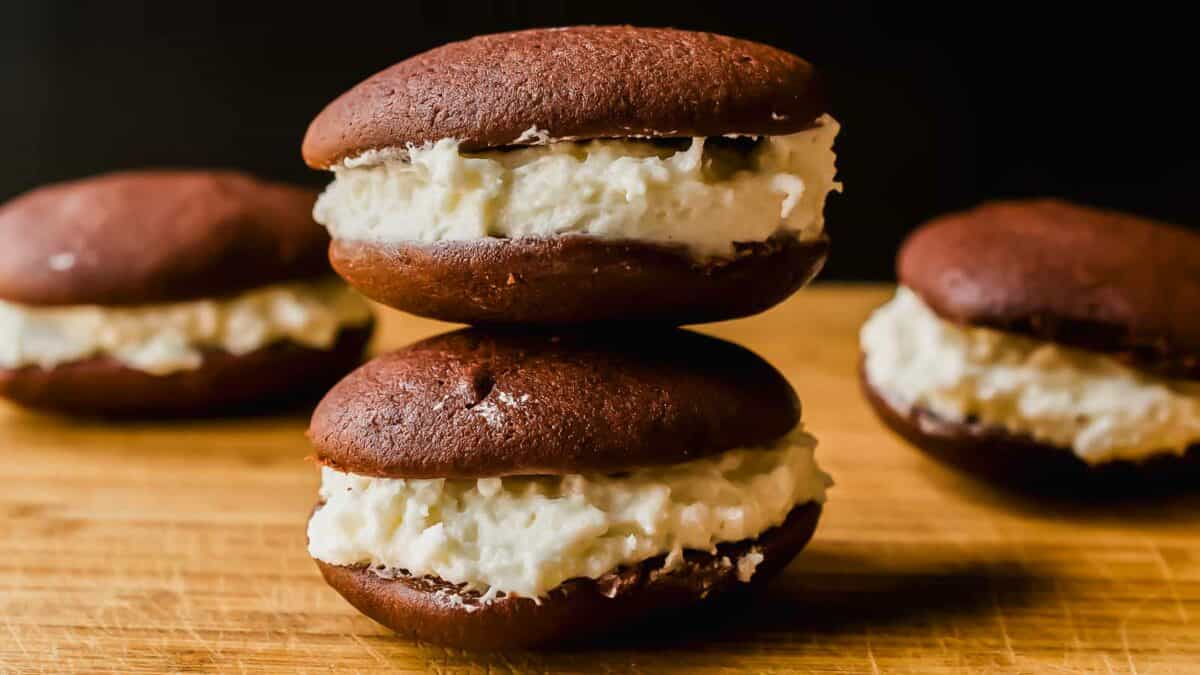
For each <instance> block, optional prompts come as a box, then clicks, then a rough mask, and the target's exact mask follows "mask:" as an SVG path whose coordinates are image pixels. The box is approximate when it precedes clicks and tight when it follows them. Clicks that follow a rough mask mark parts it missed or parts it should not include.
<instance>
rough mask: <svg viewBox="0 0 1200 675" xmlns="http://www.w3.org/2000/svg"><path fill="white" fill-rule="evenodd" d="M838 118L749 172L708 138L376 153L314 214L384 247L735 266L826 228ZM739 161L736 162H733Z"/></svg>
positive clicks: (349, 172)
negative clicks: (651, 257)
mask: <svg viewBox="0 0 1200 675" xmlns="http://www.w3.org/2000/svg"><path fill="white" fill-rule="evenodd" d="M837 132H838V123H837V122H836V121H835V120H834V119H833V118H832V117H829V116H828V115H825V116H823V117H821V118H820V119H819V120H817V123H816V126H814V127H813V128H811V129H808V130H805V131H801V132H799V133H795V134H790V135H787V136H767V137H764V138H763V140H762V144H761V146H760V147H758V148H757V149H755V150H754V151H753V153H752V155H751V159H750V166H749V168H746V167H744V166H742V165H741V164H739V163H738V162H737V160H730V159H729V158H728V156H727V155H724V156H723V155H722V153H721V152H720V151H718V152H714V153H706V152H705V139H704V138H695V139H692V142H691V147H690V148H688V149H687V150H680V151H673V150H670V149H666V148H663V147H660V146H656V145H653V144H651V143H646V142H638V141H630V140H596V141H590V142H579V143H576V142H552V143H548V144H546V145H538V146H531V147H527V148H522V149H517V150H510V151H506V152H496V151H491V152H481V153H471V154H463V153H460V152H459V149H458V142H457V141H455V140H454V139H443V140H440V141H438V142H437V143H433V144H430V145H426V146H424V147H419V148H418V147H409V148H407V150H405V151H401V150H391V151H376V152H373V153H369V154H368V155H365V156H363V157H361V158H354V159H353V160H351V161H348V162H344V163H342V164H341V165H339V166H337V167H334V174H335V178H334V181H333V183H331V184H330V185H329V187H328V188H327V189H326V190H325V192H324V194H322V195H321V197H320V199H319V200H317V204H316V207H315V209H314V210H313V216H314V217H315V218H316V220H317V221H318V222H320V223H323V224H324V225H325V226H326V227H328V228H329V231H330V233H331V234H332V236H333V237H334V238H336V239H340V240H348V241H367V242H375V243H384V244H388V243H398V242H425V243H429V242H437V241H447V240H469V239H480V238H484V237H509V238H517V237H549V236H554V235H563V234H572V233H574V234H585V235H590V236H594V237H599V238H604V239H612V240H638V241H644V242H651V243H657V244H667V245H672V244H674V245H683V246H686V247H687V248H688V249H689V250H690V252H691V253H692V255H694V256H696V257H698V258H711V257H731V256H733V255H734V246H733V244H734V242H761V241H765V240H766V239H768V238H770V237H771V236H772V235H776V234H779V233H785V234H789V235H792V236H795V237H797V238H798V239H800V240H812V239H817V238H819V237H820V236H822V232H823V231H824V223H825V218H824V208H825V197H826V196H827V195H828V193H829V192H830V191H831V190H840V189H841V185H840V184H839V183H837V182H836V181H835V180H834V174H835V166H834V159H835V155H834V152H833V140H834V137H835V136H836V135H837ZM731 161H732V162H733V163H730V162H731Z"/></svg>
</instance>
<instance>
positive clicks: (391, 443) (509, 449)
mask: <svg viewBox="0 0 1200 675" xmlns="http://www.w3.org/2000/svg"><path fill="white" fill-rule="evenodd" d="M309 436H310V439H311V441H312V443H313V445H314V447H315V458H316V461H317V462H318V463H319V464H320V465H321V474H322V481H321V488H320V499H319V504H318V506H317V508H316V510H315V511H314V513H313V515H312V516H311V519H310V521H309V524H308V547H309V552H310V553H311V554H312V556H313V557H314V558H315V559H316V561H317V564H318V565H319V567H320V569H321V572H322V573H323V575H324V577H325V579H326V581H327V582H328V583H329V584H330V585H331V586H332V587H333V588H334V589H336V590H337V591H338V592H339V593H340V594H341V595H343V596H344V597H345V598H346V599H347V600H348V601H349V602H350V603H351V604H352V605H354V606H355V607H356V608H358V609H359V610H360V611H362V612H363V613H364V614H366V615H367V616H369V617H371V618H373V619H375V620H376V621H378V622H380V623H382V624H384V625H385V626H388V627H389V628H392V629H393V630H395V631H397V632H398V633H400V634H402V635H406V636H410V637H415V638H418V639H421V640H427V641H431V642H436V643H440V644H444V645H451V646H458V647H475V648H500V647H520V646H525V645H534V644H545V643H549V642H554V643H558V642H562V641H575V640H580V639H584V640H586V639H590V638H594V637H596V636H598V635H601V634H603V633H605V632H608V631H612V630H615V629H617V628H621V627H626V626H629V625H634V624H636V623H637V622H639V621H641V620H642V619H645V618H647V617H649V616H652V615H657V614H659V613H661V612H668V611H671V610H678V609H680V608H682V607H686V606H689V605H690V604H692V603H695V602H697V601H699V600H701V599H703V598H706V597H709V596H712V595H714V594H718V593H721V592H725V591H728V590H732V589H736V588H747V587H750V586H752V585H756V584H760V583H762V582H765V581H766V580H767V579H769V578H770V577H771V576H772V575H774V574H775V573H777V572H779V571H780V570H781V569H782V568H783V567H784V566H785V565H786V564H787V563H788V562H789V561H790V560H791V559H792V558H793V557H794V556H795V555H796V554H797V553H798V552H799V551H800V549H801V548H803V546H804V545H805V544H806V543H807V541H808V539H809V538H810V537H811V536H812V533H813V530H814V529H815V527H816V524H817V518H818V516H819V514H820V511H821V504H822V503H823V501H824V496H825V490H826V488H827V486H828V485H829V479H828V476H826V475H825V474H824V473H823V472H822V471H821V470H820V469H819V468H818V467H817V465H816V464H815V462H814V459H813V451H814V447H815V445H816V441H815V440H814V439H813V437H812V436H810V435H809V434H808V433H806V432H805V431H804V429H803V427H802V426H801V424H800V408H799V403H798V401H797V400H796V396H795V394H794V393H793V391H792V389H791V387H790V386H789V385H788V383H787V382H786V381H785V380H784V379H783V378H782V377H781V376H780V374H779V373H778V372H777V371H775V370H774V369H773V368H772V367H771V366H770V365H769V364H767V363H766V362H764V361H762V360H761V359H759V358H758V357H757V356H755V355H754V354H753V353H751V352H749V351H747V350H745V349H743V348H741V347H738V346H736V345H733V344H730V343H727V342H723V341H720V340H717V339H714V338H709V337H704V336H701V335H698V334H695V333H688V332H683V331H670V332H666V333H653V332H652V333H642V334H639V335H638V336H637V337H636V338H634V337H620V336H616V335H612V334H605V333H604V332H602V331H597V330H592V331H591V332H590V334H589V335H582V334H570V333H540V332H529V331H517V330H511V329H510V330H500V329H493V330H492V331H487V330H485V329H467V330H463V331H459V332H454V333H448V334H443V335H440V336H436V337H433V338H430V339H427V340H425V341H422V342H418V343H416V344H413V345H411V346H409V347H407V348H404V349H401V350H400V351H397V352H393V353H391V354H387V355H384V356H380V357H378V358H376V359H374V360H373V361H370V362H369V363H367V364H366V365H364V366H362V367H361V368H360V369H358V370H356V371H355V372H353V373H351V374H350V375H348V376H347V377H346V378H345V379H343V380H342V381H341V382H340V383H339V384H337V385H336V386H335V387H334V388H333V389H332V390H331V391H330V392H329V394H328V395H327V396H326V397H325V399H324V400H323V401H322V402H321V403H320V405H319V406H318V407H317V410H316V412H315V413H314V415H313V418H312V425H311V428H310V430H309Z"/></svg>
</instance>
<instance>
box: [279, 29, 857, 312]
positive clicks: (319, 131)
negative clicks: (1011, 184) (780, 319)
mask: <svg viewBox="0 0 1200 675" xmlns="http://www.w3.org/2000/svg"><path fill="white" fill-rule="evenodd" d="M837 128H838V127H837V123H836V121H834V120H833V119H832V118H831V117H829V116H828V114H826V105H825V101H824V98H823V96H822V93H821V87H820V85H819V83H818V79H817V76H816V72H815V70H814V68H813V67H812V66H811V65H810V64H809V63H808V62H806V61H804V60H803V59H800V58H799V57H796V56H794V55H792V54H788V53H786V52H783V51H780V50H778V49H775V48H772V47H768V46H766V45H762V44H757V43H753V42H747V41H744V40H737V39H734V38H729V37H725V36H721V35H714V34H711V33H698V32H691V31H681V30H675V29H659V28H635V27H631V26H580V27H571V28H562V29H535V30H527V31H519V32H513V33H502V34H497V35H487V36H483V37H478V38H474V39H471V40H468V41H465V42H459V43H453V44H449V45H445V46H443V47H439V48H437V49H434V50H431V51H429V52H426V53H423V54H419V55H417V56H414V57H412V58H410V59H408V60H406V61H403V62H401V63H398V64H396V65H395V66H392V67H391V68H388V69H387V70H384V71H382V72H380V73H378V74H376V75H374V76H372V77H370V78H368V79H367V80H366V81H364V82H362V83H361V84H359V85H357V86H356V87H354V88H352V89H351V90H350V91H348V92H346V93H345V94H343V95H342V96H341V97H339V98H338V99H336V100H335V101H334V102H333V103H331V104H329V106H328V107H326V108H325V110H324V111H322V112H321V114H320V115H318V116H317V118H316V119H315V120H314V121H313V122H312V124H311V125H310V127H309V129H308V133H307V135H306V136H305V139H304V147H303V153H304V157H305V160H306V161H307V162H308V163H309V165H310V166H312V167H314V168H320V169H329V170H331V171H333V172H334V174H335V179H334V182H333V183H332V184H331V185H330V187H329V188H328V189H327V190H326V191H325V193H324V194H323V195H322V196H321V198H320V200H319V201H318V203H317V207H316V209H315V215H316V217H317V220H318V221H320V222H321V223H323V224H324V225H326V226H327V227H328V228H329V230H330V232H331V233H332V235H333V240H334V241H333V244H332V246H331V248H330V258H331V260H332V262H333V265H334V268H335V269H336V270H337V271H338V272H339V274H341V275H343V276H344V277H345V278H346V279H347V280H348V281H350V283H351V284H353V285H354V286H355V287H356V288H358V289H359V290H361V291H362V292H363V293H364V294H365V295H367V296H368V297H371V298H373V299H375V300H378V301H379V302H382V303H384V304H387V305H389V306H391V307H395V308H397V309H401V310H404V311H408V312H412V313H415V314H420V315H424V316H429V317H432V318H436V319H441V320H447V321H460V322H466V323H472V324H484V323H486V324H516V323H521V324H529V323H537V324H559V325H562V324H580V323H594V322H616V321H637V322H656V323H662V324H667V325H681V324H688V323H700V322H707V321H717V320H723V319H730V318H735V317H740V316H746V315H749V314H754V313H757V312H761V311H763V310H765V309H767V308H769V307H771V306H773V305H775V304H776V303H778V302H780V301H782V300H784V299H785V298H787V297H788V296H790V295H791V294H792V293H793V292H795V291H796V290H797V289H798V288H800V287H801V286H803V285H804V284H806V283H807V282H808V281H809V280H811V279H812V278H813V277H814V276H815V275H816V274H817V273H818V272H819V270H820V269H821V266H822V265H823V263H824V260H825V256H826V253H827V250H828V241H827V240H826V238H825V236H824V215H823V209H824V203H825V197H826V195H827V193H828V192H830V191H833V190H838V189H840V184H839V183H837V182H836V181H835V180H834V173H835V168H834V154H833V151H832V145H833V139H834V136H835V135H836V133H837Z"/></svg>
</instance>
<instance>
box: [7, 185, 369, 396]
mask: <svg viewBox="0 0 1200 675" xmlns="http://www.w3.org/2000/svg"><path fill="white" fill-rule="evenodd" d="M315 196H316V195H315V194H314V193H312V192H309V191H308V190H305V189H301V188H296V187H291V186H287V185H281V184H278V183H269V182H264V181H260V180H257V179H254V178H251V177H249V176H246V175H242V174H238V173H234V172H215V171H136V172H126V173H114V174H109V175H105V176H100V177H96V178H90V179H85V180H79V181H73V182H68V183H61V184H57V185H51V186H48V187H43V188H40V189H36V190H33V191H32V192H29V193H27V194H24V195H22V196H19V197H17V198H15V199H13V200H12V201H10V202H8V203H6V204H4V205H3V206H0V241H3V242H4V246H2V247H0V395H2V396H5V397H7V398H10V399H12V400H14V401H16V402H17V403H22V404H25V405H29V406H34V407H40V408H51V409H59V410H64V411H69V412H77V413H88V414H147V413H171V414H188V415H190V414H203V413H206V412H209V411H213V410H216V409H227V408H229V407H230V406H234V405H238V404H250V403H257V402H261V401H264V400H266V399H277V398H280V397H285V396H287V397H290V396H292V395H295V394H297V393H298V392H312V393H315V392H318V391H321V390H322V389H324V388H325V387H328V386H329V385H330V384H332V383H333V382H335V381H336V380H337V379H338V378H339V377H341V376H342V375H344V374H345V373H346V372H348V371H350V370H351V369H353V368H354V367H355V366H356V365H357V364H358V363H359V362H361V356H362V352H363V347H364V345H365V343H366V341H367V338H368V336H369V333H370V326H371V313H370V308H369V306H368V304H367V303H366V301H365V300H363V299H362V298H361V297H359V296H358V295H357V294H356V293H355V292H354V291H353V290H352V289H350V288H349V287H348V286H346V285H345V284H344V283H342V282H341V280H339V279H338V278H337V277H336V276H335V275H334V274H333V273H332V271H331V270H330V269H329V265H328V262H327V261H326V260H325V257H324V256H325V250H326V247H327V245H328V237H327V235H326V233H325V231H324V230H323V229H322V228H320V227H319V226H318V225H317V224H316V223H314V222H313V220H312V216H311V209H312V205H313V202H314V199H315Z"/></svg>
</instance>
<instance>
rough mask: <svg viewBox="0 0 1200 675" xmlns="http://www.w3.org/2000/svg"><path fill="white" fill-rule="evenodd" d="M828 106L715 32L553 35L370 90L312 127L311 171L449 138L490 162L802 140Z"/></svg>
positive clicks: (806, 82) (790, 58)
mask: <svg viewBox="0 0 1200 675" xmlns="http://www.w3.org/2000/svg"><path fill="white" fill-rule="evenodd" d="M824 111H825V102H824V98H823V96H822V94H821V90H820V86H819V83H818V80H817V77H816V73H815V71H814V69H813V67H812V65H810V64H809V63H808V62H806V61H804V60H803V59H801V58H799V57H797V56H794V55H792V54H789V53H787V52H784V51H781V50H779V49H775V48H773V47H769V46H767V45H763V44H759V43H756V42H749V41H746V40H738V39H736V38H731V37H726V36H723V35H714V34H712V33H700V32H692V31H683V30H675V29H669V28H636V27H633V26H577V27H571V28H540V29H534V30H525V31H518V32H512V33H499V34H495V35H484V36H481V37H476V38H473V39H470V40H466V41H463V42H455V43H451V44H447V45H444V46H441V47H438V48H436V49H432V50H430V51H427V52H425V53H423V54H419V55H417V56H414V57H412V58H410V59H408V60H405V61H402V62H400V63H398V64H396V65H394V66H392V67H390V68H388V69H386V70H384V71H382V72H380V73H377V74H376V75H374V76H372V77H370V78H368V79H367V80H366V81H364V82H362V83H361V84H359V85H358V86H356V87H354V88H353V89H351V90H350V91H348V92H347V93H345V94H343V95H342V96H341V97H339V98H338V99H337V100H335V101H334V102H333V103H331V104H329V106H327V107H326V108H325V109H324V110H323V111H322V112H321V113H320V114H319V115H318V116H317V118H316V119H315V120H313V122H312V124H311V125H310V126H309V129H308V133H307V134H306V136H305V139H304V147H303V153H304V159H305V161H306V162H308V164H309V165H310V166H312V167H314V168H329V167H331V166H333V165H335V164H338V163H339V162H342V161H344V160H346V159H348V158H355V157H358V156H359V155H362V154H363V153H364V152H367V151H369V150H380V149H385V148H403V147H405V146H406V145H409V144H412V145H417V146H420V145H423V144H425V143H429V142H433V141H437V140H439V139H443V138H454V139H458V140H459V141H460V147H461V148H462V149H463V150H467V151H470V150H478V149H483V148H492V147H499V146H506V145H514V144H527V143H532V142H534V141H536V140H545V139H546V138H549V139H554V140H570V139H588V138H622V137H690V136H720V135H724V134H730V133H738V134H754V135H767V134H789V133H793V132H796V131H800V130H802V129H804V128H806V127H807V126H809V125H810V124H811V123H812V122H813V121H814V120H815V119H816V118H817V117H818V116H819V115H820V114H821V113H822V112H824Z"/></svg>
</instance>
